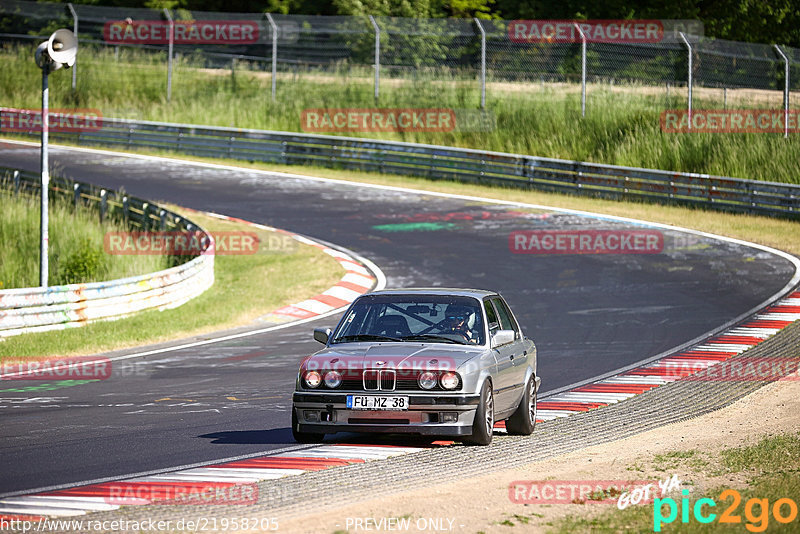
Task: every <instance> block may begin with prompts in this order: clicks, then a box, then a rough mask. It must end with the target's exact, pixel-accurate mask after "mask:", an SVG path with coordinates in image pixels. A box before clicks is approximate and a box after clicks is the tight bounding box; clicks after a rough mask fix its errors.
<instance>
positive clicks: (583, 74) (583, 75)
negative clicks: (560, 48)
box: [575, 22, 586, 117]
mask: <svg viewBox="0 0 800 534" xmlns="http://www.w3.org/2000/svg"><path fill="white" fill-rule="evenodd" d="M575 29H576V30H578V33H579V34H580V36H581V117H585V116H586V35H585V34H584V33H583V30H582V29H581V27H580V25H578V23H577V22H576V23H575Z"/></svg>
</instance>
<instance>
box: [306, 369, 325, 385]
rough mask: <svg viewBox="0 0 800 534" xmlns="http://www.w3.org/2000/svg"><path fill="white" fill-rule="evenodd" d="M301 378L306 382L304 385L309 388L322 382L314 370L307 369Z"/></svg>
mask: <svg viewBox="0 0 800 534" xmlns="http://www.w3.org/2000/svg"><path fill="white" fill-rule="evenodd" d="M303 379H304V380H305V382H306V386H308V387H310V388H315V387H319V384H320V382H322V377H321V376H319V373H318V372H316V371H308V372H307V373H306V375H305V376H304V377H303Z"/></svg>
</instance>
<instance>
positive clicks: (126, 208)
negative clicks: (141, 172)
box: [122, 195, 131, 224]
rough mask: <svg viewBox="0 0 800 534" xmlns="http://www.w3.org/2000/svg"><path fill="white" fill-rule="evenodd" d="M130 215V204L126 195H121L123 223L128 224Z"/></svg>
mask: <svg viewBox="0 0 800 534" xmlns="http://www.w3.org/2000/svg"><path fill="white" fill-rule="evenodd" d="M130 217H131V205H130V202H129V201H128V195H125V196H123V197H122V219H123V220H124V221H125V224H128V221H129V220H130Z"/></svg>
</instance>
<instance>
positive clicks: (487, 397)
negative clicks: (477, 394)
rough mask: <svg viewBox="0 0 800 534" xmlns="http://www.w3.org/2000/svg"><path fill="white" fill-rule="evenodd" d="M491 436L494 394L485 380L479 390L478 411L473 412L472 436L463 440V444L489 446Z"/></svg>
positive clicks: (492, 431)
mask: <svg viewBox="0 0 800 534" xmlns="http://www.w3.org/2000/svg"><path fill="white" fill-rule="evenodd" d="M493 435H494V394H493V393H492V384H491V383H490V382H489V381H488V380H487V381H486V382H484V383H483V387H482V388H481V398H480V401H479V402H478V409H477V410H475V420H474V421H473V422H472V435H471V436H469V437H468V438H464V442H465V443H469V444H471V445H489V444H490V443H491V442H492V436H493Z"/></svg>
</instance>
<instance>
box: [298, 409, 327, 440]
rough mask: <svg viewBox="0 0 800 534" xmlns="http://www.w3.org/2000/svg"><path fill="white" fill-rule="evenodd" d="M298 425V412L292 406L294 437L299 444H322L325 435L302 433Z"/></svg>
mask: <svg viewBox="0 0 800 534" xmlns="http://www.w3.org/2000/svg"><path fill="white" fill-rule="evenodd" d="M297 428H298V424H297V411H296V410H295V409H294V406H292V437H293V438H294V440H295V441H296V442H297V443H321V442H322V440H323V439H325V434H318V433H315V432H300V431H299V430H298V429H297Z"/></svg>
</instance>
